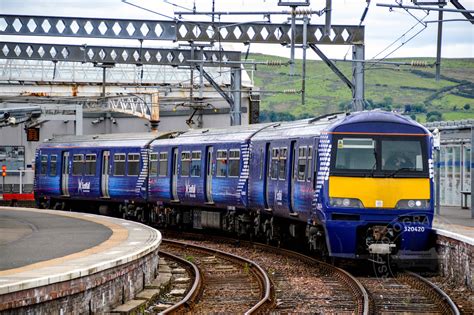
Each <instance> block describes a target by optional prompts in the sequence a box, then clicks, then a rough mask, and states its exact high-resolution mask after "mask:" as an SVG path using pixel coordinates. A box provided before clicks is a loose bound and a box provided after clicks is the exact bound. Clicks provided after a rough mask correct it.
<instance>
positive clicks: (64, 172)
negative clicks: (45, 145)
mask: <svg viewBox="0 0 474 315" xmlns="http://www.w3.org/2000/svg"><path fill="white" fill-rule="evenodd" d="M61 194H62V195H63V196H67V197H69V152H67V151H65V152H63V155H62V164H61Z"/></svg>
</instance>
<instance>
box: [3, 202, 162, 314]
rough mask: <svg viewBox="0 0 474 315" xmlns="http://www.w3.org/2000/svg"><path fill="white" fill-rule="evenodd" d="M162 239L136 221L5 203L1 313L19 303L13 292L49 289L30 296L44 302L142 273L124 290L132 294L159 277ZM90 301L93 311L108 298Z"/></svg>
mask: <svg viewBox="0 0 474 315" xmlns="http://www.w3.org/2000/svg"><path fill="white" fill-rule="evenodd" d="M160 243H161V234H160V233H159V232H158V231H157V230H155V229H153V228H151V227H148V226H146V225H143V224H140V223H136V222H130V221H126V220H122V219H118V218H111V217H104V216H99V215H92V214H86V213H75V212H65V211H57V210H37V209H30V208H8V207H0V257H1V259H0V311H2V310H5V309H11V308H12V307H14V306H15V302H14V301H13V300H12V299H13V298H12V297H10V298H6V296H8V295H10V296H11V295H12V294H11V293H14V292H15V293H18V292H20V291H21V292H25V291H27V290H31V289H34V290H37V289H38V288H42V289H41V290H44V292H43V291H35V295H38V296H36V297H31V298H36V299H37V302H36V303H42V302H46V301H47V300H48V299H49V300H50V301H51V300H53V299H54V298H61V297H62V298H67V294H76V295H78V293H79V292H81V291H82V292H86V291H87V290H91V289H92V288H95V287H99V286H100V285H101V284H105V283H106V282H109V281H110V282H114V281H117V279H119V278H120V277H122V276H123V275H126V278H127V277H128V278H127V279H124V281H125V283H127V282H130V278H131V277H132V276H133V277H136V275H132V273H133V272H135V271H134V270H135V269H136V270H137V271H136V273H137V274H139V275H140V276H139V277H137V278H138V279H137V280H136V282H137V284H136V285H135V284H130V285H131V286H133V287H127V291H128V292H127V294H125V293H123V294H124V295H130V296H133V294H134V292H135V291H136V290H137V288H135V286H137V287H138V286H143V283H142V282H143V281H148V280H149V279H152V278H154V276H155V274H156V268H157V260H158V255H157V253H158V247H159V244H160ZM155 256H156V257H155ZM145 260H146V261H145ZM155 261H156V263H155ZM147 264H149V266H148V265H147ZM135 265H136V266H135ZM121 266H123V267H121ZM120 268H122V269H123V270H121V269H120ZM128 273H130V274H128ZM145 273H147V274H146V278H147V279H145ZM117 283H119V281H117ZM55 284H56V285H55ZM108 286H109V285H108ZM122 287H123V283H120V290H119V289H117V290H116V291H117V294H118V295H120V296H119V297H118V299H119V300H122V292H121V290H123V289H122ZM61 290H64V292H62V291H61ZM48 292H49V293H48ZM51 292H53V293H54V294H51ZM30 294H31V292H30ZM14 295H16V296H19V295H20V294H14ZM27 296H28V297H30V295H27ZM43 297H44V298H43ZM100 300H102V299H100ZM110 300H114V298H112V297H110ZM61 303H63V302H61ZM84 303H85V302H84ZM87 303H89V309H90V308H91V305H92V307H93V306H94V305H95V304H97V305H100V303H103V302H102V301H97V302H93V303H91V302H90V301H87ZM43 304H44V303H43ZM63 305H64V304H63ZM71 307H73V306H71ZM53 309H54V308H48V309H47V312H49V311H50V310H53ZM61 309H62V306H61ZM74 309H75V310H80V311H79V312H82V311H84V310H85V311H87V309H84V308H81V307H77V308H76V307H75V306H74ZM58 310H59V309H58ZM68 310H69V311H71V308H68ZM94 310H95V311H98V310H99V309H98V308H97V307H94ZM102 310H104V309H102ZM63 311H67V310H65V309H63Z"/></svg>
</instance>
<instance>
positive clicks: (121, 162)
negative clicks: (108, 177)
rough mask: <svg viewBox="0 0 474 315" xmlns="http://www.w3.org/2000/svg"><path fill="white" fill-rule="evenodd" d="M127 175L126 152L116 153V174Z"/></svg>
mask: <svg viewBox="0 0 474 315" xmlns="http://www.w3.org/2000/svg"><path fill="white" fill-rule="evenodd" d="M124 175H125V153H116V154H114V176H124Z"/></svg>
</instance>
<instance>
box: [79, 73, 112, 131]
mask: <svg viewBox="0 0 474 315" xmlns="http://www.w3.org/2000/svg"><path fill="white" fill-rule="evenodd" d="M104 69H105V68H104ZM75 112H76V121H75V129H76V130H75V131H76V136H82V132H83V127H82V126H83V123H82V119H83V115H82V106H81V105H76V109H75Z"/></svg>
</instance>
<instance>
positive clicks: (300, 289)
mask: <svg viewBox="0 0 474 315" xmlns="http://www.w3.org/2000/svg"><path fill="white" fill-rule="evenodd" d="M172 235H173V233H170V232H166V237H168V238H170V237H172ZM173 236H174V237H179V239H183V238H185V239H186V241H187V242H192V243H193V244H200V245H202V244H205V245H206V246H208V247H212V248H217V249H219V250H222V251H226V252H231V253H234V254H238V255H239V256H245V257H247V258H249V259H251V260H253V261H256V262H258V264H259V265H261V266H262V267H263V268H264V269H265V270H267V271H268V273H269V275H270V278H271V280H272V282H273V283H274V286H275V305H274V308H273V311H272V312H275V313H332V314H334V313H337V314H369V313H370V308H369V307H370V299H369V295H368V293H367V291H366V290H365V288H364V287H363V286H362V284H361V283H360V282H359V281H358V280H357V279H356V278H354V277H353V276H351V275H350V274H349V273H348V272H346V271H344V270H342V269H340V268H337V267H335V266H332V265H330V264H327V263H325V262H322V261H320V260H317V259H315V258H312V257H308V256H305V255H303V254H299V253H297V252H293V251H289V250H285V249H281V248H276V247H273V246H268V245H264V244H258V243H251V242H246V241H238V242H236V241H235V240H232V239H229V238H225V237H216V236H209V235H207V236H205V237H204V236H202V235H200V234H194V233H179V235H177V234H176V235H173Z"/></svg>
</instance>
